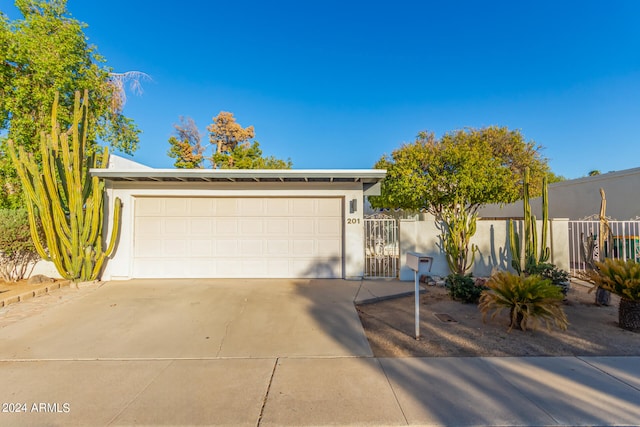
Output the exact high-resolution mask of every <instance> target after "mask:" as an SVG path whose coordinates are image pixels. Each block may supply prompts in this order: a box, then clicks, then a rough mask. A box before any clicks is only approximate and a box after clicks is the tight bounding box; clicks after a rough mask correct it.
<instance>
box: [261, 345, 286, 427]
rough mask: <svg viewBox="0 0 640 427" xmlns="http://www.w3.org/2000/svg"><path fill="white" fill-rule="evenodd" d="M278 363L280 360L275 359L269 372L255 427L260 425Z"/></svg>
mask: <svg viewBox="0 0 640 427" xmlns="http://www.w3.org/2000/svg"><path fill="white" fill-rule="evenodd" d="M279 361H280V358H279V357H276V360H275V361H274V363H273V369H272V370H271V376H270V377H269V384H267V391H266V392H265V394H264V399H262V406H261V407H260V415H258V422H257V423H256V427H260V423H261V422H262V417H263V415H264V407H265V406H266V405H267V400H268V399H269V391H270V390H271V383H273V377H274V376H275V374H276V368H277V367H278V362H279Z"/></svg>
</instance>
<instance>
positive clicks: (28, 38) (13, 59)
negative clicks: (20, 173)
mask: <svg viewBox="0 0 640 427" xmlns="http://www.w3.org/2000/svg"><path fill="white" fill-rule="evenodd" d="M15 5H16V7H17V8H18V10H19V11H20V12H21V13H22V15H23V19H18V20H15V21H10V20H9V19H8V18H7V17H6V16H5V15H4V14H2V13H1V12H0V131H2V130H4V131H5V132H6V133H7V134H8V135H6V136H8V138H3V141H2V144H1V147H0V151H1V154H2V156H1V158H0V174H1V176H0V180H1V181H2V182H1V184H2V189H3V192H4V196H5V197H3V198H2V200H3V202H1V203H0V204H4V205H7V204H15V200H8V199H11V198H12V197H14V199H15V197H17V195H16V193H15V192H16V189H17V188H19V186H18V185H17V178H16V174H15V170H14V168H13V165H11V163H10V162H9V161H8V156H7V155H6V153H7V146H6V141H7V139H12V140H13V141H14V144H16V146H20V147H23V148H24V149H25V151H27V152H35V153H37V151H38V150H37V146H38V141H39V137H38V134H39V133H40V132H41V131H44V130H46V129H47V128H50V126H51V125H50V122H51V118H50V115H49V112H50V110H51V106H52V105H53V101H54V97H55V94H56V92H59V94H60V95H59V106H58V110H59V117H58V118H57V119H58V120H59V122H60V125H61V126H62V128H63V129H66V128H68V127H69V126H70V125H71V121H70V118H71V117H72V116H73V114H72V111H73V102H74V91H75V90H76V89H77V88H82V89H87V90H88V91H89V93H90V94H91V106H90V107H91V112H92V115H91V117H89V123H90V126H89V128H90V129H91V132H90V133H89V134H88V135H87V137H88V141H87V142H88V145H87V150H89V151H92V150H93V149H94V148H95V146H96V142H97V140H98V139H101V140H103V141H105V142H107V143H109V144H110V145H111V146H112V147H114V148H115V149H117V150H119V151H123V152H125V153H129V154H130V153H132V152H133V151H135V149H136V147H137V144H138V141H139V133H140V131H139V130H138V128H137V127H136V126H135V124H134V123H133V121H132V120H131V119H130V118H128V117H125V116H124V115H123V114H122V108H123V103H124V96H123V92H122V88H123V81H124V80H126V79H127V78H131V77H133V78H134V80H135V78H136V77H139V76H136V75H132V74H130V73H125V74H115V73H111V69H110V68H108V67H106V66H104V62H105V60H104V58H102V57H101V56H100V55H99V54H98V53H97V52H96V48H95V46H92V45H89V44H88V42H87V37H86V36H85V34H84V32H83V29H84V28H85V27H86V25H85V24H83V23H81V22H79V21H77V20H75V19H73V18H71V16H70V15H69V13H68V11H67V9H66V0H48V1H47V0H16V1H15ZM36 155H37V154H36Z"/></svg>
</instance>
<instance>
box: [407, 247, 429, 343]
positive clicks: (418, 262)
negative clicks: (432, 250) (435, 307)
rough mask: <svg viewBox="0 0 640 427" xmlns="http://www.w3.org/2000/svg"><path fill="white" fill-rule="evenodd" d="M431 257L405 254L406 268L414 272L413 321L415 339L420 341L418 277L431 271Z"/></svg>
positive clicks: (410, 253) (415, 253)
mask: <svg viewBox="0 0 640 427" xmlns="http://www.w3.org/2000/svg"><path fill="white" fill-rule="evenodd" d="M432 262H433V257H430V256H426V255H425V254H419V253H417V252H407V262H406V264H407V267H409V268H410V269H412V270H413V271H414V273H413V278H414V281H415V298H414V301H415V319H416V322H415V323H416V325H415V326H416V339H417V340H419V339H420V276H421V275H422V274H426V273H428V272H429V271H431V263H432Z"/></svg>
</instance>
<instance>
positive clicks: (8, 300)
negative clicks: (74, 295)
mask: <svg viewBox="0 0 640 427" xmlns="http://www.w3.org/2000/svg"><path fill="white" fill-rule="evenodd" d="M70 283H71V281H69V280H65V281H60V282H55V283H49V284H47V285H44V286H42V287H40V288H34V289H31V290H29V291H24V292H22V293H19V294H14V295H10V296H9V295H8V296H6V297H4V298H3V297H2V296H0V308H1V307H6V306H8V305H10V304H15V303H18V302H21V301H24V300H28V299H31V298H35V297H38V296H41V295H45V294H48V293H49V292H51V291H55V290H57V289H60V288H62V287H68V286H69V285H70ZM10 292H11V291H7V293H10ZM0 295H1V294H0Z"/></svg>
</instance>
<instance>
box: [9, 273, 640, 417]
mask: <svg viewBox="0 0 640 427" xmlns="http://www.w3.org/2000/svg"><path fill="white" fill-rule="evenodd" d="M134 285H135V286H134ZM183 285H184V284H183V283H175V284H162V285H157V284H154V283H148V282H136V283H135V284H134V283H130V284H129V285H127V284H117V285H112V286H110V284H107V285H106V286H104V287H102V288H100V289H92V290H90V291H89V290H88V289H87V290H84V291H83V290H80V294H77V296H76V297H75V298H74V299H72V300H69V301H68V302H67V303H65V304H64V306H63V307H60V306H58V305H55V304H54V305H53V306H52V307H51V308H50V309H47V310H41V311H38V312H37V313H35V314H34V315H33V316H31V317H28V318H25V319H21V320H19V321H17V322H14V323H11V324H7V325H6V326H4V327H2V328H0V353H1V355H0V357H1V358H2V359H1V360H0V381H1V382H2V387H0V401H1V402H0V403H2V405H3V406H2V408H0V425H233V426H239V425H247V426H280V425H290V426H306V425H345V426H348V425H374V426H380V425H433V426H440V425H446V426H475V425H481V426H505V425H513V426H520V425H521V426H550V425H561V426H569V425H571V426H577V425H580V426H581V425H585V426H586V425H640V357H562V358H545V357H533V358H405V359H387V358H381V359H378V358H374V357H372V356H371V355H370V354H368V353H367V349H366V348H363V343H362V342H361V341H360V337H361V335H360V333H361V331H358V328H357V327H356V325H355V323H354V322H353V316H352V314H351V312H349V310H353V304H352V302H353V301H356V300H357V301H365V300H370V299H372V298H385V297H388V296H390V295H393V294H394V293H404V292H411V291H412V290H413V284H412V283H399V282H369V281H363V282H330V281H328V282H322V283H320V282H316V283H313V284H312V286H310V285H309V284H306V283H299V284H296V286H293V287H291V286H288V285H286V284H283V285H282V286H280V285H278V286H277V287H273V288H271V289H270V290H267V289H265V288H264V287H265V286H272V285H273V283H272V282H266V281H263V282H259V281H258V282H252V283H250V284H248V285H245V284H243V283H234V284H233V289H234V291H237V292H234V295H235V296H237V297H238V298H237V301H236V300H235V299H231V298H230V295H229V294H228V292H223V291H225V289H226V290H227V291H228V290H229V289H230V288H227V287H225V284H224V283H219V282H218V283H214V284H212V285H210V284H209V283H198V284H197V285H200V287H197V286H195V287H191V288H187V289H182V292H181V293H180V295H182V298H181V300H178V301H175V300H174V299H173V298H172V296H173V295H174V294H173V292H174V291H173V290H174V288H175V289H180V287H181V286H183ZM245 286H246V288H245ZM321 287H323V288H321ZM130 288H132V289H130ZM243 289H244V290H243ZM248 290H251V291H250V292H249V291H248ZM319 290H323V291H324V292H322V294H321V295H320V294H318V293H317V292H318V291H319ZM60 292H62V291H60ZM64 292H73V291H72V290H68V291H64ZM83 292H86V293H85V294H83ZM138 293H140V295H138ZM236 293H237V295H236ZM270 294H271V295H272V297H271V298H273V299H272V300H269V299H268V298H270V297H269V295H270ZM142 295H144V297H143V296H142ZM196 298H199V299H198V300H196ZM35 300H37V298H36V299H34V301H35ZM171 301H173V303H174V305H171V304H168V302H171ZM29 302H30V301H26V302H24V303H20V304H28V303H29ZM197 302H199V304H196V303H197ZM260 302H262V303H263V304H264V305H265V306H266V305H275V306H276V309H275V311H274V312H271V311H266V312H260V311H259V310H258V309H259V308H260V306H261V305H260V304H259V303H260ZM278 302H279V304H278ZM202 305H205V306H208V310H205V309H203V308H202V307H201V306H202ZM235 305H238V307H237V308H238V310H234V309H233V307H234V306H235ZM171 307H175V308H176V309H175V311H171V310H170V308H171ZM249 307H251V310H254V311H255V312H254V313H253V314H252V315H251V316H249V317H247V316H248V315H247V310H248V308H249ZM61 308H63V309H64V310H61ZM187 309H189V311H190V312H191V313H196V314H197V315H194V317H187V318H183V317H180V316H179V313H182V312H184V311H187ZM136 310H138V311H136ZM158 311H161V312H162V311H164V313H165V315H166V316H175V317H172V318H171V319H172V321H174V322H175V321H176V319H178V320H179V319H182V320H179V321H180V322H187V323H185V324H189V325H190V327H191V328H192V329H193V330H194V331H196V332H194V333H193V334H192V335H193V336H191V335H190V336H180V334H179V333H178V331H179V330H180V327H179V326H174V327H173V328H174V329H172V327H171V322H167V321H162V320H161V318H162V316H160V314H162V313H158ZM211 311H213V314H212V313H211ZM249 311H250V310H249ZM353 312H355V310H353ZM154 313H155V314H154ZM136 314H137V315H138V316H140V317H149V316H151V318H152V320H154V319H155V322H154V321H150V320H148V319H147V320H144V319H141V318H136ZM267 314H268V316H276V319H277V320H278V322H277V323H276V322H272V323H269V328H264V327H263V326H264V325H260V324H258V322H263V323H265V322H267V323H268V322H269V319H268V318H267V317H268V316H267ZM109 315H111V316H113V317H114V318H113V319H111V318H109ZM66 316H69V319H67V317H66ZM154 316H155V317H154ZM211 316H214V318H215V319H217V320H218V321H224V322H226V323H224V324H223V325H224V327H223V328H221V330H220V331H218V329H217V327H215V325H214V324H212V323H210V320H211V319H212V318H211ZM255 316H257V317H255ZM225 319H226V320H225ZM318 320H321V321H322V325H324V326H322V327H320V326H321V324H320V323H316V321H318ZM157 321H161V322H163V323H160V325H161V326H162V328H163V329H166V333H165V334H151V333H150V329H149V328H150V327H151V326H152V325H154V324H157ZM136 322H140V323H142V324H141V325H137V326H136V325H135V323H136ZM279 323H284V324H285V325H280V324H279ZM252 324H253V325H254V326H255V328H254V330H253V331H247V329H250V325H252ZM287 324H289V326H288V327H287V326H286V325H287ZM296 324H298V325H299V326H302V328H301V329H300V328H296V327H295V325H296ZM74 325H75V326H74ZM127 325H129V327H127ZM114 327H117V328H118V329H119V330H117V331H114V330H112V328H114ZM61 329H62V330H61ZM64 329H69V330H68V331H65V330H64ZM268 329H274V330H275V331H276V332H275V333H274V334H272V335H269V336H268V337H262V338H261V336H260V335H261V334H265V333H266V331H267V330H268ZM360 329H361V328H360ZM305 330H306V331H307V332H306V333H307V335H308V339H307V340H306V341H305V343H304V345H301V346H291V344H290V343H289V341H291V337H301V336H302V335H298V334H299V333H300V331H303V332H304V331H305ZM47 331H48V333H47ZM36 332H38V333H36ZM205 332H206V333H209V334H210V335H207V337H208V339H205V337H204V336H200V335H202V333H205ZM145 334H148V335H150V336H149V337H148V341H147V342H145V343H144V345H141V346H138V345H137V342H136V341H141V340H145V339H146V338H145ZM217 334H219V335H217ZM29 337H31V338H29ZM211 340H213V341H214V342H215V344H214V345H213V348H215V349H216V350H215V352H213V353H211V352H209V353H207V349H208V348H209V345H210V341H211ZM352 340H353V341H355V342H354V343H353V344H351V341H352ZM207 341H209V342H207ZM125 342H126V343H128V345H129V346H130V349H129V350H127V351H125V350H126V348H125V346H124V343H125ZM110 344H111V346H110ZM177 345H179V346H183V347H184V348H182V349H176V348H175V347H176V346H177ZM149 346H150V347H149ZM280 346H281V347H280ZM131 348H132V349H134V350H135V351H134V350H131ZM250 349H253V350H250ZM368 351H370V349H369V350H368ZM78 354H80V355H82V357H79V356H77V355H78ZM154 354H155V355H156V356H153V355H154ZM207 354H209V355H207ZM211 354H213V356H211ZM119 355H120V356H119ZM121 355H124V356H121ZM158 355H164V356H162V357H158ZM18 411H20V412H18Z"/></svg>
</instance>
